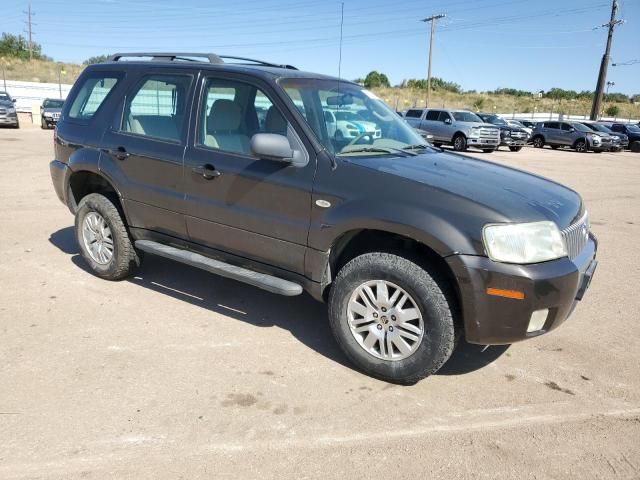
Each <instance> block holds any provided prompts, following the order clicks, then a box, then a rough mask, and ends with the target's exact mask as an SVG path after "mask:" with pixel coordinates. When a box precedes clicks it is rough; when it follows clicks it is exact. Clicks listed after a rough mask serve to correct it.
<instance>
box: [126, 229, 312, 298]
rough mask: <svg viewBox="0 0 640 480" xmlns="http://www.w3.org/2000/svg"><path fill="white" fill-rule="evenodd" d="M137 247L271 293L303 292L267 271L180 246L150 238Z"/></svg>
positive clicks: (288, 293) (290, 295) (136, 243)
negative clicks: (226, 261)
mask: <svg viewBox="0 0 640 480" xmlns="http://www.w3.org/2000/svg"><path fill="white" fill-rule="evenodd" d="M135 245H136V248H138V249H140V250H142V251H143V252H148V253H152V254H155V255H159V256H161V257H165V258H169V259H171V260H176V261H178V262H181V263H186V264H187V265H191V266H192V267H196V268H201V269H202V270H206V271H207V272H211V273H215V274H216V275H220V276H222V277H227V278H231V279H233V280H238V281H240V282H244V283H248V284H249V285H253V286H255V287H258V288H262V289H263V290H266V291H268V292H271V293H277V294H279V295H286V296H287V297H293V296H295V295H300V294H301V293H302V286H300V285H298V284H297V283H294V282H290V281H288V280H283V279H281V278H277V277H273V276H271V275H267V274H265V273H258V272H254V271H252V270H247V269H246V268H242V267H236V266H235V265H229V264H228V263H224V262H220V261H218V260H214V259H212V258H209V257H205V256H204V255H200V254H199V253H195V252H190V251H188V250H181V249H179V248H175V247H170V246H169V245H163V244H162V243H158V242H152V241H150V240H137V241H136V242H135Z"/></svg>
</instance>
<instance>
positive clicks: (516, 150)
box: [509, 147, 522, 152]
mask: <svg viewBox="0 0 640 480" xmlns="http://www.w3.org/2000/svg"><path fill="white" fill-rule="evenodd" d="M509 150H511V151H512V152H519V151H520V150H522V147H509Z"/></svg>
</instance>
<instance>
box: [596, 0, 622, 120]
mask: <svg viewBox="0 0 640 480" xmlns="http://www.w3.org/2000/svg"><path fill="white" fill-rule="evenodd" d="M617 13H618V0H613V1H612V3H611V20H610V21H609V23H605V24H604V25H602V27H607V28H608V29H609V33H608V35H607V46H606V48H605V50H604V55H603V56H602V62H601V63H600V73H599V74H598V83H597V84H596V92H595V95H594V97H593V105H592V106H591V116H590V118H591V120H597V119H598V115H599V114H600V109H601V107H602V93H603V91H604V86H605V83H606V81H607V67H608V66H609V54H610V53H611V41H612V40H613V29H614V28H615V27H616V25H620V24H621V23H622V20H616V14H617Z"/></svg>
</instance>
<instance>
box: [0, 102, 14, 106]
mask: <svg viewBox="0 0 640 480" xmlns="http://www.w3.org/2000/svg"><path fill="white" fill-rule="evenodd" d="M13 106H14V103H13V102H10V101H8V100H0V107H13Z"/></svg>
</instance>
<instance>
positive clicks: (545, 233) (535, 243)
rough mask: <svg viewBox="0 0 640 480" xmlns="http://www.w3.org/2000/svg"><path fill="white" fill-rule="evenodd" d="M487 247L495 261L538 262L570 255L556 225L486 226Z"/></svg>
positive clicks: (484, 236) (545, 223) (483, 233)
mask: <svg viewBox="0 0 640 480" xmlns="http://www.w3.org/2000/svg"><path fill="white" fill-rule="evenodd" d="M482 240H483V241H484V248H485V249H486V250H487V254H488V255H489V258H490V259H491V260H494V261H496V262H507V263H538V262H546V261H548V260H554V259H556V258H561V257H566V256H567V247H566V245H565V242H564V239H563V238H562V234H561V233H560V230H559V229H558V226H557V225H556V224H555V223H553V222H546V221H545V222H533V223H519V224H518V223H515V224H501V225H486V226H485V227H484V229H483V230H482Z"/></svg>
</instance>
